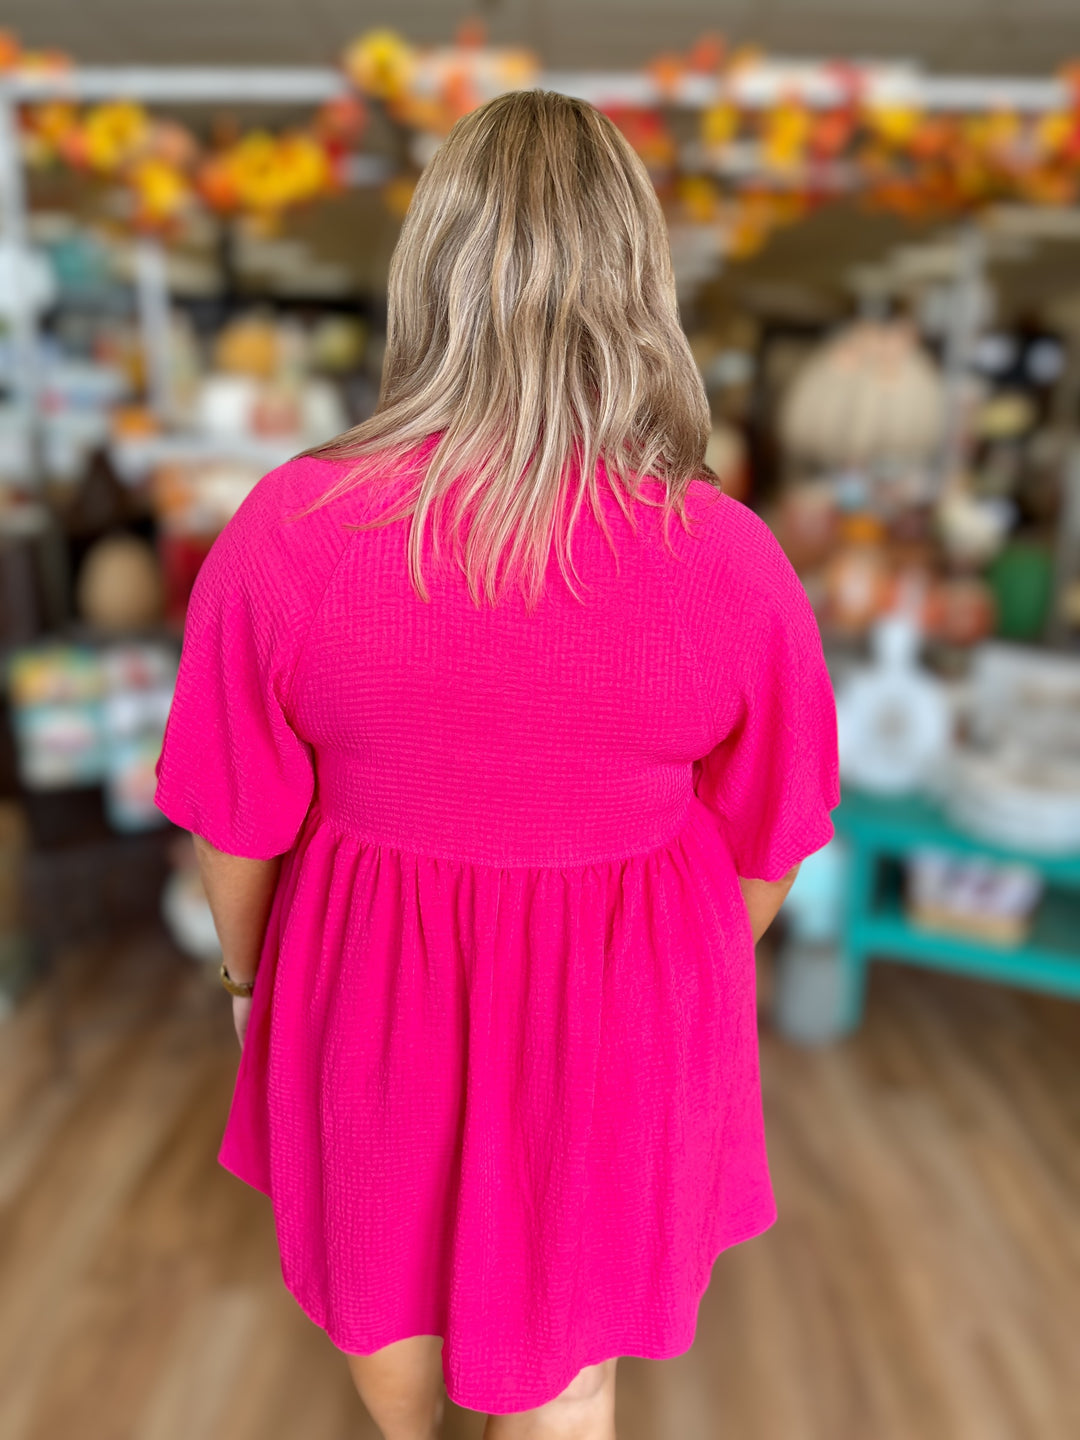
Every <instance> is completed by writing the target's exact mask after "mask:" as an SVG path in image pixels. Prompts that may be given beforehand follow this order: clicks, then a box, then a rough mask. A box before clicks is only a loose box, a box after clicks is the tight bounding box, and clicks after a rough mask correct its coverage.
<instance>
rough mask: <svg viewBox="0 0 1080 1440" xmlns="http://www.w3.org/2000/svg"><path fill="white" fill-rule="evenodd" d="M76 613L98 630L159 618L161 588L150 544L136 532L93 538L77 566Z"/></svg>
mask: <svg viewBox="0 0 1080 1440" xmlns="http://www.w3.org/2000/svg"><path fill="white" fill-rule="evenodd" d="M76 598H77V601H78V607H79V613H80V614H81V615H82V616H83V617H84V619H86V620H88V621H90V623H91V624H92V625H97V626H99V627H100V628H101V629H102V630H138V629H140V628H142V627H143V626H145V625H152V624H154V623H155V622H156V621H157V620H159V619H160V618H161V610H162V601H163V598H164V592H163V588H162V579H161V567H160V566H159V564H158V560H157V556H156V555H155V554H154V550H153V547H152V546H151V545H149V544H147V542H146V541H145V540H141V539H140V538H139V537H138V536H137V535H110V536H106V537H105V538H104V539H102V540H99V541H97V543H96V544H94V545H93V546H91V548H90V550H89V551H88V552H87V554H86V558H85V559H84V561H83V563H82V566H81V567H80V570H79V579H78V585H77V595H76Z"/></svg>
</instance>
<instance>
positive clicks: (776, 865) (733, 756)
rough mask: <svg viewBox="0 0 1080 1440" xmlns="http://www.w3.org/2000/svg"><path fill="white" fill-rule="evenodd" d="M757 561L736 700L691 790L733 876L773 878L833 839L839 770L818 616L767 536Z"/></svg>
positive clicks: (738, 650) (737, 651)
mask: <svg viewBox="0 0 1080 1440" xmlns="http://www.w3.org/2000/svg"><path fill="white" fill-rule="evenodd" d="M762 524H763V522H762ZM763 528H764V527H763ZM763 559H764V561H765V563H764V564H763V567H762V574H760V575H759V576H758V577H757V578H758V581H759V583H758V584H756V585H755V586H753V587H752V589H751V591H750V593H749V595H748V597H747V606H748V611H747V612H744V625H743V627H742V631H743V633H740V634H739V635H737V636H732V637H729V638H730V639H731V641H732V646H731V651H732V653H733V654H734V656H735V660H734V662H733V669H734V671H735V674H736V675H737V677H738V680H737V697H736V702H735V704H734V706H728V707H727V708H728V711H729V715H730V714H733V715H734V719H733V721H732V723H731V724H730V728H729V729H728V730H727V733H726V734H724V736H723V738H722V739H721V740H720V741H719V742H718V743H717V744H716V745H715V746H714V748H713V749H712V750H711V751H710V753H709V754H708V755H706V756H704V757H703V758H702V759H701V760H698V761H697V762H695V766H694V777H695V779H694V788H695V791H696V793H697V795H698V798H699V799H700V800H702V801H703V802H704V803H705V804H706V805H707V806H708V807H709V808H710V809H711V810H712V811H713V812H714V814H715V816H716V818H717V820H718V822H719V825H720V828H721V830H722V832H723V834H724V836H725V838H726V840H727V843H728V847H729V851H730V853H731V856H732V859H733V861H734V864H735V869H736V872H737V873H738V874H739V875H740V876H743V877H745V878H746V879H757V880H779V879H781V878H782V877H783V876H784V875H786V874H787V873H788V871H789V870H791V869H792V867H793V866H794V865H796V864H798V863H799V862H800V861H802V860H804V859H805V858H806V856H807V855H810V854H812V853H813V852H814V851H815V850H818V849H820V848H821V847H822V846H823V845H825V844H826V843H827V842H828V841H829V840H830V839H831V838H832V836H833V834H834V828H835V827H834V826H833V822H832V819H831V817H830V814H829V812H830V810H832V809H833V808H834V807H835V806H836V805H838V804H839V803H840V771H839V757H838V748H837V729H836V703H835V697H834V694H833V687H832V682H831V679H830V676H829V672H828V669H827V667H826V663H825V657H824V652H823V647H822V642H821V633H820V630H819V628H818V623H817V617H816V616H815V614H814V610H813V607H812V606H811V604H810V600H809V597H808V596H807V594H806V591H805V589H804V588H803V585H802V582H801V581H800V580H799V578H798V575H797V574H796V572H795V570H794V567H793V566H792V565H791V562H790V560H789V559H788V558H787V556H786V554H785V553H784V551H783V550H782V549H781V547H780V545H779V542H778V541H776V540H775V537H772V536H771V532H770V534H769V541H768V548H767V550H766V552H765V556H764V557H763Z"/></svg>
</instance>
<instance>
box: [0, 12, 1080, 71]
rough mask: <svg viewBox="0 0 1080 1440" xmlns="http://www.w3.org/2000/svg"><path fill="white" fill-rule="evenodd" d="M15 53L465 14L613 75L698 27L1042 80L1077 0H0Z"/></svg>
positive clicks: (249, 49) (340, 32)
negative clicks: (16, 40) (23, 48)
mask: <svg viewBox="0 0 1080 1440" xmlns="http://www.w3.org/2000/svg"><path fill="white" fill-rule="evenodd" d="M2 10H3V14H2V24H3V25H4V26H5V27H6V28H10V29H12V30H14V31H15V32H16V33H17V34H18V35H19V36H20V37H21V39H22V41H23V43H24V44H25V45H27V46H34V47H58V48H60V49H64V50H67V51H69V52H70V53H71V54H73V55H74V56H75V57H76V58H78V59H82V60H85V61H87V62H94V63H99V64H104V63H113V64H115V63H124V62H134V61H146V62H151V63H155V62H156V63H171V64H185V63H197V62H200V61H202V62H207V63H217V64H222V63H238V64H243V63H248V62H250V63H253V64H255V63H288V62H296V63H297V64H325V63H330V62H332V61H333V60H334V59H335V58H336V56H337V54H338V52H339V51H340V49H341V47H342V45H343V44H344V43H345V42H346V41H347V40H349V39H350V38H352V37H354V36H356V35H357V34H359V33H361V32H362V31H364V30H365V29H368V28H370V27H371V26H374V25H383V24H391V25H393V26H394V27H395V28H396V29H398V30H400V31H401V32H402V33H403V34H405V35H407V36H408V37H409V38H410V39H412V40H415V41H417V42H420V43H437V42H442V41H446V40H448V39H450V38H451V36H452V35H453V32H454V29H455V27H456V25H457V24H458V22H459V21H460V20H461V19H462V18H464V17H465V16H467V15H470V14H479V15H481V16H484V17H486V18H487V22H488V28H489V34H490V36H491V39H492V40H493V41H497V42H501V43H518V44H526V45H530V46H532V47H533V48H534V49H536V50H537V51H538V52H539V53H540V55H541V58H542V59H543V61H544V63H545V64H546V65H548V66H549V67H550V68H552V69H567V68H576V67H596V68H612V69H614V68H625V67H631V66H636V65H640V64H642V63H643V62H645V61H646V60H648V59H649V58H650V57H651V56H653V55H655V54H656V53H657V52H658V51H660V50H664V49H672V48H680V47H685V46H688V45H689V44H691V43H692V42H693V40H694V39H695V38H696V37H697V36H698V35H700V34H701V33H702V32H703V31H706V30H719V31H720V32H721V33H723V34H724V35H725V36H726V37H727V38H728V40H729V42H731V43H736V44H738V43H745V42H754V43H757V44H761V45H763V46H764V47H765V48H766V49H768V50H770V51H772V52H773V53H775V54H782V55H790V56H820V55H837V56H840V55H843V56H858V57H864V58H869V57H875V58H878V57H880V58H887V57H891V58H898V57H902V58H908V59H913V60H916V61H918V62H920V63H922V64H923V65H924V66H925V67H926V68H927V69H932V70H934V71H939V72H950V73H984V74H985V73H999V74H1014V75H1023V74H1049V73H1052V72H1053V71H1054V70H1055V69H1056V68H1057V67H1058V66H1059V65H1060V64H1061V63H1062V62H1063V61H1065V60H1067V59H1069V58H1071V57H1078V58H1080V0H476V3H474V4H467V3H457V0H393V3H392V4H391V3H387V0H382V3H372V0H4V3H3V7H2Z"/></svg>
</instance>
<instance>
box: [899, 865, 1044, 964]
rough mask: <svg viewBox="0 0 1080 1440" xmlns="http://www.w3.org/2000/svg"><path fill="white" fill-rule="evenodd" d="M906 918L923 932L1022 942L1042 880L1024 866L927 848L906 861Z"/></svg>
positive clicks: (997, 942) (991, 941)
mask: <svg viewBox="0 0 1080 1440" xmlns="http://www.w3.org/2000/svg"><path fill="white" fill-rule="evenodd" d="M905 878H906V882H907V889H906V898H907V914H908V918H909V919H910V920H911V922H912V924H914V925H918V926H921V927H922V928H923V929H926V930H948V931H955V932H957V933H959V934H962V935H973V936H976V937H977V938H978V939H981V940H985V941H988V942H989V943H990V944H994V945H1019V944H1021V943H1022V942H1023V941H1024V940H1026V939H1027V937H1028V934H1029V933H1030V930H1031V922H1032V918H1033V916H1034V913H1035V908H1036V906H1037V905H1038V903H1039V900H1040V898H1041V897H1042V892H1043V880H1042V876H1041V875H1040V874H1039V872H1038V871H1037V870H1033V869H1032V868H1031V867H1030V866H1027V865H1018V864H1010V865H1003V864H1000V863H998V862H996V861H993V860H990V859H988V858H987V857H986V856H983V855H957V854H955V853H953V852H951V851H948V850H939V849H935V848H933V847H927V848H924V849H916V850H913V851H912V852H911V854H910V855H908V857H907V861H906V866H905Z"/></svg>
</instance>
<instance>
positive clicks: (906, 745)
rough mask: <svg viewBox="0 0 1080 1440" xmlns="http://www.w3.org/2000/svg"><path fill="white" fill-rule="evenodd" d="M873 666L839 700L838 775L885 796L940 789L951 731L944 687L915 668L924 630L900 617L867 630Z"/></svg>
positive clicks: (911, 618)
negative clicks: (871, 648) (870, 633)
mask: <svg viewBox="0 0 1080 1440" xmlns="http://www.w3.org/2000/svg"><path fill="white" fill-rule="evenodd" d="M871 639H872V647H873V656H874V663H873V664H872V665H871V666H869V667H866V668H864V669H862V670H861V671H859V672H857V673H855V674H854V675H851V676H849V677H848V678H847V680H846V682H845V683H844V685H843V686H842V687H839V693H838V694H837V733H838V737H839V745H840V771H841V775H842V776H843V777H844V778H845V779H848V780H851V781H852V782H854V783H855V784H857V785H859V786H860V787H861V788H863V789H865V790H868V791H871V792H874V793H876V794H882V795H897V794H903V793H904V792H906V791H910V790H916V789H919V788H923V787H927V788H932V787H935V786H937V785H939V784H940V783H941V780H942V776H943V772H944V768H945V761H946V760H947V758H948V756H949V754H950V749H951V744H952V732H953V717H952V707H951V705H950V703H949V699H948V696H947V694H946V692H945V689H944V687H943V686H942V684H941V682H940V681H938V680H935V679H934V677H933V676H931V675H929V674H928V673H926V672H925V671H924V670H922V669H921V668H920V666H919V664H918V654H919V646H920V643H921V639H922V632H921V629H920V627H919V624H918V622H917V621H916V620H915V618H914V616H913V615H912V614H910V613H905V612H903V611H897V612H895V613H893V614H890V615H887V616H885V617H884V618H883V619H881V620H879V621H878V622H877V623H876V624H875V626H874V628H873V631H872V637H871Z"/></svg>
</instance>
